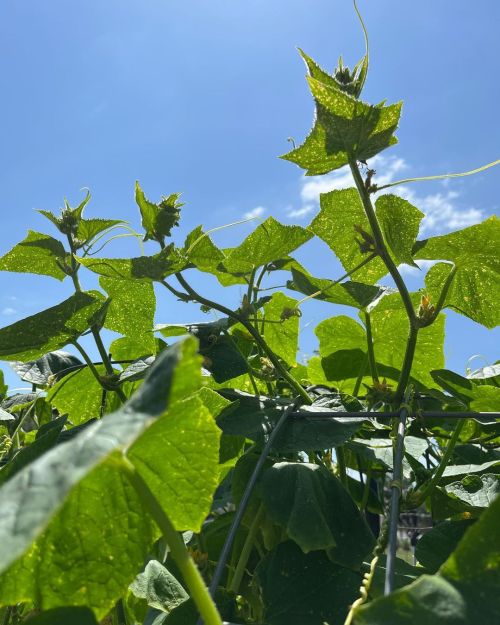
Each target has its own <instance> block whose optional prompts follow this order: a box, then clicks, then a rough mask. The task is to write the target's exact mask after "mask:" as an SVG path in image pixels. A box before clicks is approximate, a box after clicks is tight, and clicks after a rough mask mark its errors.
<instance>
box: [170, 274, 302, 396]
mask: <svg viewBox="0 0 500 625" xmlns="http://www.w3.org/2000/svg"><path fill="white" fill-rule="evenodd" d="M175 276H176V278H177V280H179V282H180V284H181V285H182V287H183V288H184V289H185V290H186V292H187V293H188V294H189V296H190V297H191V298H192V299H194V300H195V301H197V302H199V303H200V304H203V305H205V306H208V307H209V308H213V309H214V310H218V311H219V312H221V313H223V314H224V315H227V316H228V317H230V318H231V319H235V320H236V321H237V322H238V323H241V325H242V326H243V327H244V328H245V329H246V330H248V332H249V333H250V334H251V335H252V338H253V339H254V340H255V342H256V343H257V345H258V346H259V347H260V348H261V349H262V351H263V352H264V353H265V354H266V356H267V357H268V358H269V360H270V361H271V363H272V364H273V366H274V368H275V369H276V371H277V372H278V373H279V375H280V376H281V377H282V378H284V379H285V380H286V381H287V382H288V384H289V385H290V386H291V387H292V389H293V390H294V391H295V392H296V393H297V394H298V395H300V397H301V398H302V400H303V401H304V403H306V404H311V403H312V401H311V398H310V397H309V395H308V393H307V391H306V390H305V389H304V388H303V387H302V386H301V385H300V384H299V383H298V382H297V380H295V378H293V376H291V375H290V374H289V373H288V371H287V370H286V369H285V367H283V365H282V364H281V362H280V361H279V359H278V357H277V356H276V354H275V353H274V352H273V351H272V349H270V347H269V346H268V345H267V343H266V342H265V340H264V339H263V338H262V336H261V335H260V333H259V332H258V330H256V329H255V328H254V326H253V325H252V324H251V323H250V322H249V321H248V319H246V318H245V317H242V316H241V315H240V314H238V313H237V312H235V311H233V310H231V309H229V308H227V307H226V306H223V305H222V304H218V303H217V302H213V301H212V300H209V299H206V298H205V297H203V296H202V295H200V294H199V293H197V292H196V291H195V290H194V289H193V288H192V287H191V286H190V285H189V283H188V282H186V280H185V279H184V276H183V275H182V274H181V273H176V274H175Z"/></svg>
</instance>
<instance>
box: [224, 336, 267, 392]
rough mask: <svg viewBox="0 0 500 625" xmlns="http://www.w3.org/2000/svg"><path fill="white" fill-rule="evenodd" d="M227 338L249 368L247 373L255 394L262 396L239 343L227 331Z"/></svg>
mask: <svg viewBox="0 0 500 625" xmlns="http://www.w3.org/2000/svg"><path fill="white" fill-rule="evenodd" d="M223 332H224V334H225V336H226V337H227V338H228V340H229V341H231V343H232V345H233V347H234V349H235V350H236V351H237V352H238V353H239V355H240V356H241V358H242V359H243V360H244V361H245V364H246V366H247V373H248V377H249V378H250V383H251V384H252V387H253V390H254V393H255V394H256V395H260V393H259V389H258V387H257V383H256V382H255V378H254V377H253V373H252V367H251V366H250V363H249V362H248V360H247V359H246V358H245V356H244V354H243V352H242V351H241V349H240V348H239V346H238V343H237V342H236V341H235V340H234V338H233V337H232V336H231V335H230V334H229V332H228V331H227V330H223Z"/></svg>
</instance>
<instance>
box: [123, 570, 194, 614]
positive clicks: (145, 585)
mask: <svg viewBox="0 0 500 625" xmlns="http://www.w3.org/2000/svg"><path fill="white" fill-rule="evenodd" d="M130 590H131V591H132V592H133V593H134V595H135V596H136V597H139V598H140V599H146V601H147V603H148V605H149V606H151V607H152V608H157V609H158V610H162V612H166V613H167V614H168V613H170V612H172V610H174V609H175V608H176V607H177V606H179V605H181V603H184V602H185V601H187V600H188V599H189V595H188V594H187V592H186V591H185V590H184V588H183V587H182V586H181V584H180V583H179V582H178V581H177V580H176V579H175V577H174V576H173V575H172V573H170V571H169V570H168V569H166V568H165V567H164V566H163V565H162V564H161V563H160V562H158V561H157V560H150V561H149V562H148V563H147V564H146V568H145V569H144V572H143V573H140V574H139V575H138V576H137V577H136V578H135V580H134V581H133V582H132V584H131V585H130Z"/></svg>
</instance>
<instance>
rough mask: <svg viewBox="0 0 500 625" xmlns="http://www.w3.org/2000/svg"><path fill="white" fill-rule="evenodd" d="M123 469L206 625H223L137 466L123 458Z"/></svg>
mask: <svg viewBox="0 0 500 625" xmlns="http://www.w3.org/2000/svg"><path fill="white" fill-rule="evenodd" d="M122 466H123V467H124V469H125V472H126V474H127V477H128V479H129V481H130V483H131V484H132V486H133V487H134V489H135V490H136V492H137V493H138V495H139V497H140V498H141V500H142V502H143V504H144V506H145V508H146V509H147V510H148V512H149V513H150V514H151V516H152V517H153V519H154V520H155V522H156V524H157V525H158V527H159V528H160V530H161V532H162V534H163V536H164V538H165V540H166V541H167V543H168V546H169V547H170V552H171V554H172V557H173V558H174V560H175V563H176V564H177V566H178V567H179V570H180V572H181V574H182V576H183V578H184V581H185V582H186V584H187V586H188V589H189V592H190V594H191V597H192V598H193V601H194V602H195V604H196V607H197V608H198V610H199V612H200V616H201V618H202V619H203V621H204V623H205V625H222V619H221V617H220V615H219V612H218V610H217V607H216V606H215V604H214V602H213V600H212V598H211V597H210V593H209V592H208V588H207V587H206V585H205V582H204V581H203V577H202V576H201V573H200V571H199V570H198V567H197V566H196V564H195V563H194V561H193V560H192V558H191V557H190V555H189V553H188V550H187V548H186V545H185V544H184V540H183V539H182V537H181V536H180V535H179V533H178V532H177V531H176V529H175V528H174V526H173V525H172V523H171V521H170V519H169V518H168V516H167V515H166V514H165V512H164V510H163V508H162V507H161V506H160V504H159V503H158V500H157V499H156V497H155V496H154V495H153V493H152V492H151V491H150V490H149V487H148V485H147V484H146V482H145V481H144V480H143V479H142V477H141V476H140V475H139V473H138V472H137V471H136V470H135V467H134V465H133V464H132V463H131V462H130V461H128V460H127V459H126V458H125V457H124V458H123V465H122Z"/></svg>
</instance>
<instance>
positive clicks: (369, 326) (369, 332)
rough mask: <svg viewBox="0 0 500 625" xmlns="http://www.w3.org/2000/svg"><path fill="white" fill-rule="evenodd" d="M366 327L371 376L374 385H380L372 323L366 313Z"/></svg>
mask: <svg viewBox="0 0 500 625" xmlns="http://www.w3.org/2000/svg"><path fill="white" fill-rule="evenodd" d="M365 327H366V343H367V346H368V362H369V364H370V374H371V376H372V380H373V383H374V384H378V383H379V379H378V373H377V362H376V360H375V351H374V349H373V336H372V322H371V318H370V313H369V312H365Z"/></svg>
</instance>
